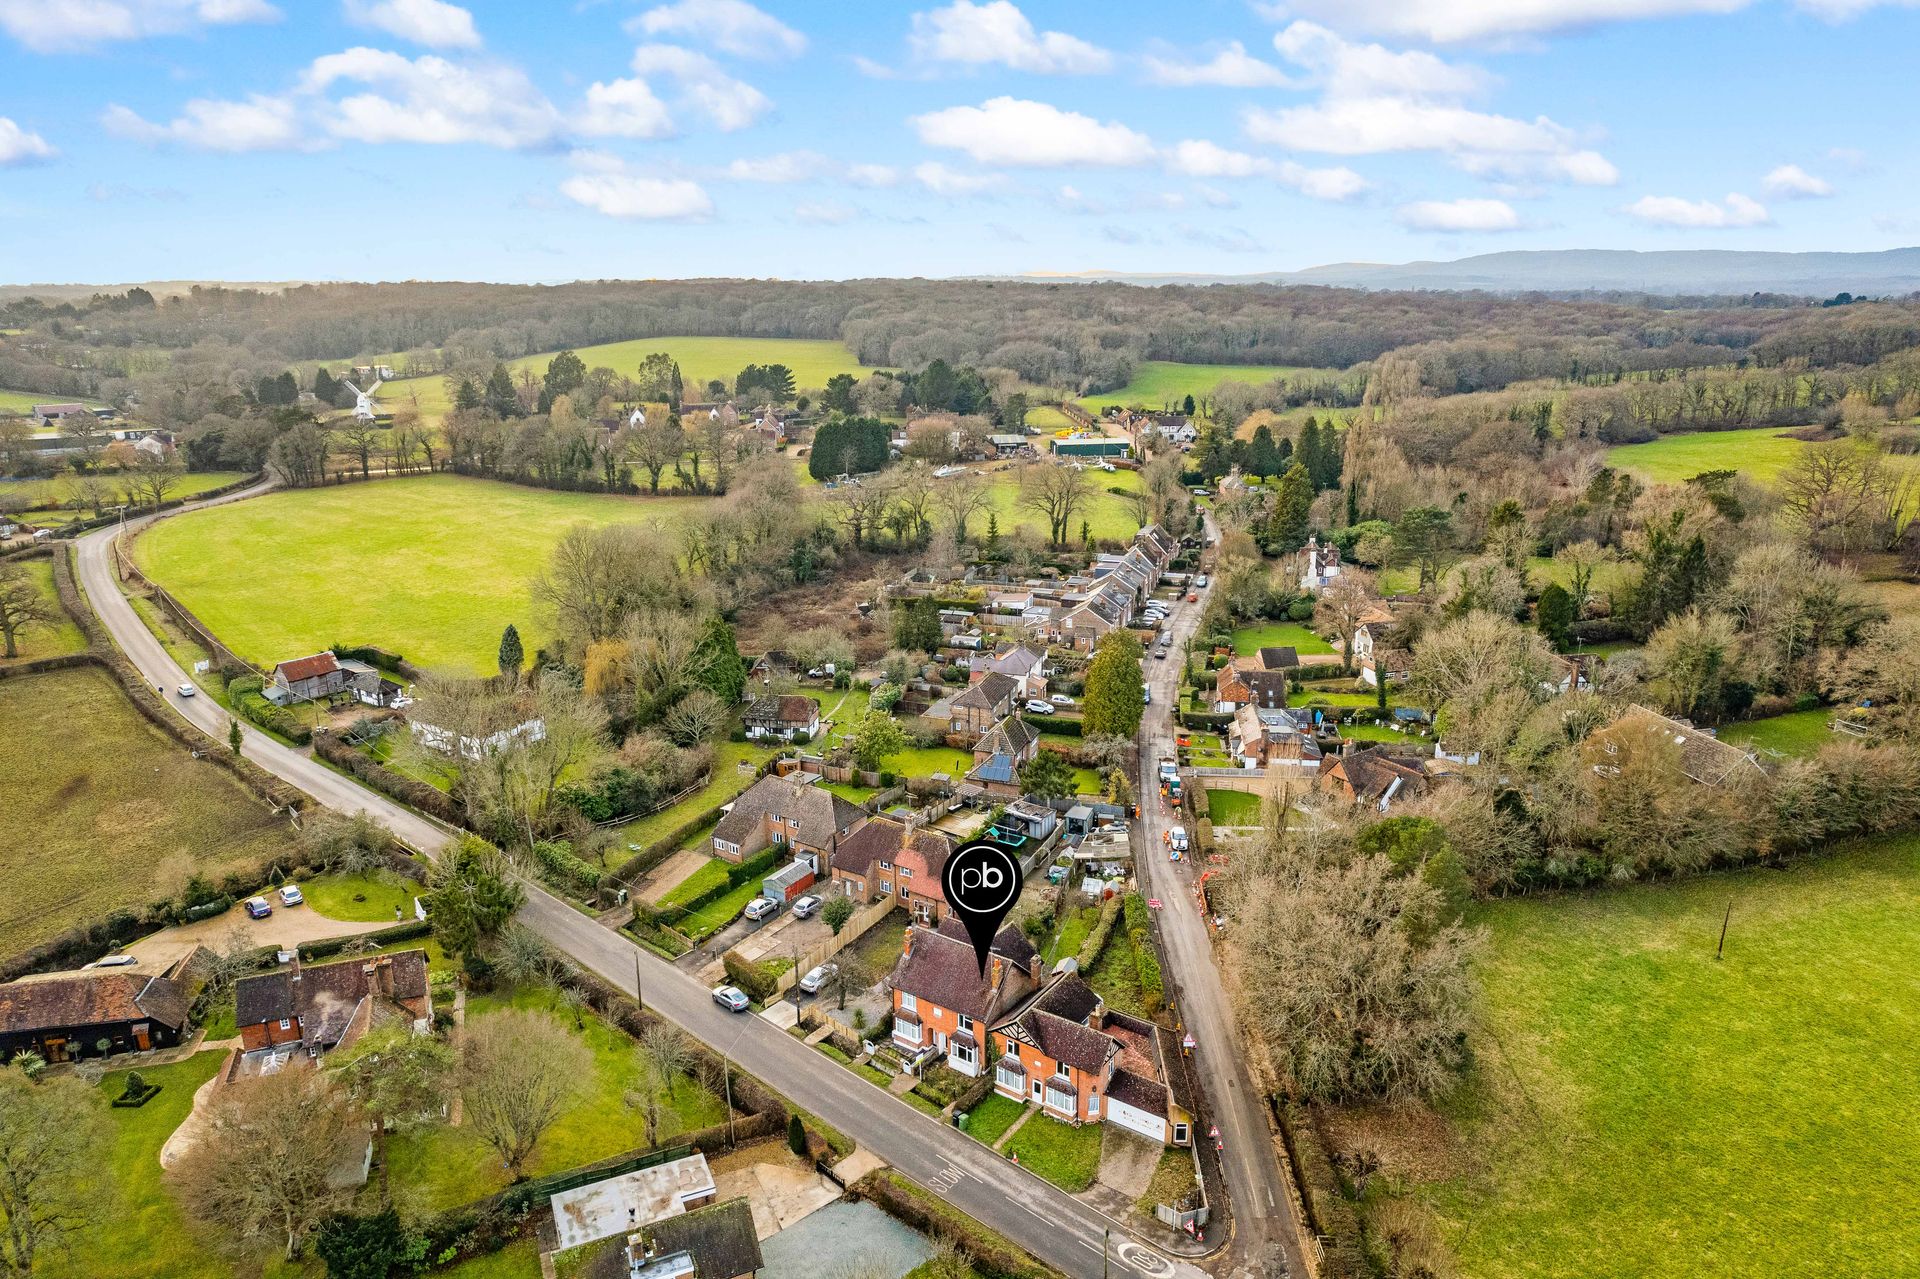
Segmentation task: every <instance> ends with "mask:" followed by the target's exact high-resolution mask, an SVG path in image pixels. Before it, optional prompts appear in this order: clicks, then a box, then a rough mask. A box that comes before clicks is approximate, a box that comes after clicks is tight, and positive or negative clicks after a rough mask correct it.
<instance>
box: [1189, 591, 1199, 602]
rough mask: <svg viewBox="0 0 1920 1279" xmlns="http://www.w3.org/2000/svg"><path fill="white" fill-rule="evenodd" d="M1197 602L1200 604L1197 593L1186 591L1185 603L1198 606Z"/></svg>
mask: <svg viewBox="0 0 1920 1279" xmlns="http://www.w3.org/2000/svg"><path fill="white" fill-rule="evenodd" d="M1199 602H1200V595H1199V593H1198V592H1197V591H1188V592H1187V603H1189V604H1198V603H1199Z"/></svg>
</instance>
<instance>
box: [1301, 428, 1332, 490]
mask: <svg viewBox="0 0 1920 1279" xmlns="http://www.w3.org/2000/svg"><path fill="white" fill-rule="evenodd" d="M1293 457H1294V460H1295V461H1296V462H1298V463H1300V465H1301V466H1303V467H1305V468H1306V470H1307V481H1308V483H1310V484H1312V485H1313V486H1314V489H1315V491H1318V489H1319V487H1320V485H1319V477H1320V472H1321V470H1322V469H1323V468H1324V466H1325V465H1326V464H1325V463H1324V462H1323V461H1321V458H1320V423H1319V421H1318V420H1317V419H1316V418H1314V417H1312V416H1309V417H1308V418H1307V421H1306V425H1304V426H1302V427H1301V428H1300V443H1299V444H1298V445H1297V446H1295V448H1294V450H1293Z"/></svg>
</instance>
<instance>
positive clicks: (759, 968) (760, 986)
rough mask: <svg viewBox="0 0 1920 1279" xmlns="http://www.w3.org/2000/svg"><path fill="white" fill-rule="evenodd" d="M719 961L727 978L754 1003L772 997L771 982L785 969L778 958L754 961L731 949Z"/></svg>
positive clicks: (761, 1002)
mask: <svg viewBox="0 0 1920 1279" xmlns="http://www.w3.org/2000/svg"><path fill="white" fill-rule="evenodd" d="M720 963H721V965H722V966H723V967H724V968H725V969H726V970H727V980H728V981H730V982H732V983H733V984H734V985H736V986H738V987H739V988H740V989H741V990H743V991H745V992H746V993H747V998H748V999H751V1000H752V1001H753V1002H754V1003H756V1004H764V1003H766V1002H767V1001H768V1000H769V999H772V998H773V993H774V992H773V984H774V982H776V981H777V980H779V977H780V974H781V973H782V972H784V971H785V970H784V969H783V968H781V967H780V963H779V961H778V960H765V959H763V960H761V961H759V962H758V963H754V962H752V961H749V960H746V959H742V958H741V957H740V956H739V954H738V953H736V952H734V951H731V950H730V951H728V952H727V953H726V954H724V955H722V956H721V957H720Z"/></svg>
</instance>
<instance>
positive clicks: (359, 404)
mask: <svg viewBox="0 0 1920 1279" xmlns="http://www.w3.org/2000/svg"><path fill="white" fill-rule="evenodd" d="M385 381H386V379H385V378H383V377H376V378H374V380H373V381H372V382H371V383H369V384H368V386H367V389H366V390H364V391H363V390H361V389H360V388H359V387H357V386H355V385H354V384H353V383H352V382H349V381H348V380H347V379H345V378H341V379H340V385H341V386H344V387H346V388H347V389H348V390H349V391H352V392H353V420H354V421H356V422H372V421H374V420H375V419H376V418H377V416H378V415H377V414H376V413H375V412H374V409H373V393H374V392H375V391H377V390H379V389H380V387H381V384H382V383H384V382H385Z"/></svg>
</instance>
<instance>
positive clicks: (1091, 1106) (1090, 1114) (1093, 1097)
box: [1087, 1092, 1100, 1119]
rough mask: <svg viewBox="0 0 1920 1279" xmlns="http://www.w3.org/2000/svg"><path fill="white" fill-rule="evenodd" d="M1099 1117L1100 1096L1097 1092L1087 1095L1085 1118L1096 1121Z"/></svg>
mask: <svg viewBox="0 0 1920 1279" xmlns="http://www.w3.org/2000/svg"><path fill="white" fill-rule="evenodd" d="M1099 1117H1100V1094H1099V1093H1097V1092H1094V1093H1088V1094H1087V1118H1089V1119H1098V1118H1099Z"/></svg>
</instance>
